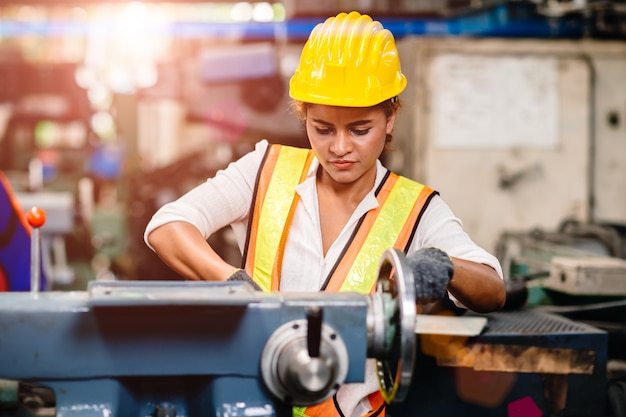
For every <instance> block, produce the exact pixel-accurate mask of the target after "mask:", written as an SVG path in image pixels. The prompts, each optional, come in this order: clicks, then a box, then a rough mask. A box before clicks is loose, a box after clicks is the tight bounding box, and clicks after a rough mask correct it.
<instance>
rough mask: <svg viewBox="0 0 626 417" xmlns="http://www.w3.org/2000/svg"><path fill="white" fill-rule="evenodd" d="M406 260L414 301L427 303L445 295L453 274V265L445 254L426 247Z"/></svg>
mask: <svg viewBox="0 0 626 417" xmlns="http://www.w3.org/2000/svg"><path fill="white" fill-rule="evenodd" d="M406 260H407V263H408V264H409V267H410V268H411V271H413V278H414V279H415V301H417V302H418V303H429V302H433V301H437V300H439V299H441V298H443V297H444V296H445V295H446V292H447V287H448V283H449V282H450V279H452V275H453V274H454V265H453V264H452V260H451V259H450V257H449V256H448V254H447V253H445V252H444V251H442V250H441V249H438V248H433V247H427V248H422V249H420V250H418V251H416V252H413V253H411V254H409V255H408V256H407V258H406Z"/></svg>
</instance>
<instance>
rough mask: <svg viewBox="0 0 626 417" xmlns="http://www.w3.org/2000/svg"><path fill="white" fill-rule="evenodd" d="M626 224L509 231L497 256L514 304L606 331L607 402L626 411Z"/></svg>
mask: <svg viewBox="0 0 626 417" xmlns="http://www.w3.org/2000/svg"><path fill="white" fill-rule="evenodd" d="M625 232H626V229H625V228H624V227H623V226H621V225H615V224H591V223H583V222H577V221H572V220H565V221H563V222H562V223H561V224H560V225H559V227H558V228H557V229H556V230H543V229H535V230H531V231H529V232H526V233H521V232H517V233H504V234H502V236H501V237H500V240H499V242H498V250H497V256H498V257H499V259H500V260H501V262H502V266H503V270H504V273H505V279H506V282H507V283H508V286H509V294H510V295H509V308H511V309H521V308H532V309H534V310H536V311H546V312H552V313H556V314H559V315H560V316H563V317H567V318H569V319H572V320H576V321H577V322H579V323H586V324H589V325H592V326H594V327H596V328H598V329H602V330H604V331H606V332H607V335H608V345H607V359H608V361H607V381H608V384H609V385H608V391H607V392H608V399H607V400H608V402H609V403H610V404H611V405H612V408H613V410H614V415H615V416H623V415H626V349H625V347H626V233H625Z"/></svg>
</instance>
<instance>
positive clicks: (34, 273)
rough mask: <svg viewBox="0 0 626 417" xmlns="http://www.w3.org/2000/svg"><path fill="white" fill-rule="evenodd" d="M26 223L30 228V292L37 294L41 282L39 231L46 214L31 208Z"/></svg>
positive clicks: (39, 209)
mask: <svg viewBox="0 0 626 417" xmlns="http://www.w3.org/2000/svg"><path fill="white" fill-rule="evenodd" d="M26 221H27V222H28V224H29V225H30V226H31V227H32V235H31V240H30V292H31V293H33V294H37V293H38V292H39V289H40V288H39V284H40V282H41V236H40V231H39V229H40V228H41V226H43V225H44V223H45V222H46V212H45V210H44V209H42V208H39V207H32V208H31V209H30V210H28V212H27V213H26Z"/></svg>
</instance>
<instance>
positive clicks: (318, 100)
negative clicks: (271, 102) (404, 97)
mask: <svg viewBox="0 0 626 417" xmlns="http://www.w3.org/2000/svg"><path fill="white" fill-rule="evenodd" d="M406 83H407V80H406V77H405V76H404V74H402V71H401V69H400V58H399V56H398V50H397V49H396V44H395V40H394V38H393V35H392V34H391V32H390V31H389V30H387V29H384V28H383V26H382V24H381V23H380V22H377V21H374V20H372V18H371V17H369V16H368V15H362V14H360V13H358V12H350V13H349V14H347V13H340V14H338V15H337V16H335V17H330V18H328V19H326V21H325V22H324V23H320V24H318V25H317V26H315V28H314V29H313V31H312V32H311V35H310V36H309V39H308V40H307V42H306V44H305V45H304V48H303V50H302V54H301V56H300V63H299V64H298V67H297V68H296V71H295V73H294V75H293V76H292V77H291V80H290V81H289V96H290V97H291V98H293V99H295V100H300V101H304V102H307V103H315V104H326V105H331V106H344V107H369V106H374V105H376V104H378V103H382V102H383V101H385V100H387V99H389V98H392V97H395V96H397V95H398V94H400V93H401V92H402V90H404V88H405V87H406Z"/></svg>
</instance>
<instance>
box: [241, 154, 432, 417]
mask: <svg viewBox="0 0 626 417" xmlns="http://www.w3.org/2000/svg"><path fill="white" fill-rule="evenodd" d="M312 161H313V152H312V151H311V150H309V149H303V148H295V147H290V146H284V145H271V146H270V147H269V149H268V151H267V153H266V154H265V157H264V160H263V162H262V164H261V169H260V170H259V174H258V177H257V181H256V189H255V194H254V198H253V201H252V207H251V218H250V221H249V225H248V234H247V238H246V239H247V240H246V245H245V248H244V254H243V260H242V262H243V266H244V268H245V270H246V272H247V273H248V275H250V277H252V279H253V280H254V281H255V282H256V283H257V284H258V285H259V286H260V287H261V288H262V289H263V290H264V291H278V290H279V288H280V272H281V269H282V258H283V254H284V251H285V244H286V242H287V237H288V234H289V230H290V227H291V222H292V220H293V216H294V213H295V210H296V206H297V205H298V202H299V196H298V193H297V192H296V186H297V185H298V184H300V183H302V182H303V181H304V179H305V178H306V176H307V173H308V171H309V168H310V166H311V162H312ZM436 194H437V193H436V192H435V191H434V190H433V189H431V188H429V187H426V186H424V185H422V184H419V183H417V182H415V181H412V180H410V179H408V178H405V177H402V176H399V175H396V174H394V173H391V172H388V173H387V175H386V177H385V178H384V179H383V181H382V183H381V185H380V186H379V187H378V189H377V190H376V199H377V200H378V203H379V206H378V208H376V209H373V210H369V211H368V212H367V213H366V214H364V215H363V217H362V218H361V219H360V220H359V224H358V225H357V227H356V229H355V231H354V233H353V235H352V237H351V239H350V242H349V243H348V245H347V246H346V247H345V248H344V250H343V253H342V255H341V256H340V257H339V259H338V261H337V263H336V264H335V265H334V267H333V269H332V271H331V273H330V274H329V276H328V277H327V278H326V280H325V282H324V285H323V286H322V288H321V289H320V290H321V291H328V292H338V291H350V292H358V293H361V294H369V293H372V292H373V291H374V290H375V288H376V279H377V278H378V268H379V262H380V259H381V256H382V254H383V252H384V251H385V250H387V249H389V248H391V247H394V248H397V249H400V250H403V251H405V252H406V251H407V250H408V248H409V246H410V244H411V241H412V239H413V236H414V234H415V230H416V229H417V224H418V222H419V219H420V217H421V215H422V213H423V212H424V210H425V209H426V207H427V205H428V202H429V201H430V199H431V198H432V197H433V196H434V195H436ZM369 400H370V405H371V408H372V410H375V411H373V412H372V413H369V414H368V416H372V417H373V416H384V415H385V413H384V408H385V407H384V406H385V404H384V401H383V399H382V396H381V395H380V393H378V392H376V393H374V394H372V395H370V397H369ZM337 409H338V407H337V406H336V404H335V400H334V398H330V399H328V400H327V401H325V402H324V403H322V404H318V405H315V406H312V407H295V408H294V414H293V415H294V416H308V417H313V416H324V417H327V416H341V414H340V413H339V411H337ZM331 410H332V412H331Z"/></svg>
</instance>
